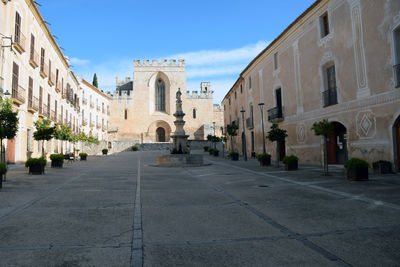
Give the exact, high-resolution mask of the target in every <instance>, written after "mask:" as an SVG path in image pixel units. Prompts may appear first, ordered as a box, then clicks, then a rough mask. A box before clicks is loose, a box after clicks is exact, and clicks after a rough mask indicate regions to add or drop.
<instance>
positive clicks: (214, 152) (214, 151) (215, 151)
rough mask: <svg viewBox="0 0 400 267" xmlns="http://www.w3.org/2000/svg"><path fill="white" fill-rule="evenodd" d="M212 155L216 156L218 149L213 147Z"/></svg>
mask: <svg viewBox="0 0 400 267" xmlns="http://www.w3.org/2000/svg"><path fill="white" fill-rule="evenodd" d="M213 155H214V157H218V155H219V150H218V149H213Z"/></svg>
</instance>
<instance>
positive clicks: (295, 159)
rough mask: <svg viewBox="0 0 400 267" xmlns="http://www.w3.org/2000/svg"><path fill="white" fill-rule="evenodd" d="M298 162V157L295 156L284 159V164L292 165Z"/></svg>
mask: <svg viewBox="0 0 400 267" xmlns="http://www.w3.org/2000/svg"><path fill="white" fill-rule="evenodd" d="M298 160H299V158H298V157H296V156H295V155H290V156H285V157H283V160H282V162H283V163H285V164H292V163H295V162H297V161H298Z"/></svg>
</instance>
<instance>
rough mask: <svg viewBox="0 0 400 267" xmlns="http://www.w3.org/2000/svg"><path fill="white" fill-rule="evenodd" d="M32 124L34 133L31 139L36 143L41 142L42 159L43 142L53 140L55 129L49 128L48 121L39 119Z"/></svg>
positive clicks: (49, 122)
mask: <svg viewBox="0 0 400 267" xmlns="http://www.w3.org/2000/svg"><path fill="white" fill-rule="evenodd" d="M34 124H35V127H36V132H34V133H33V138H34V139H35V140H36V141H42V157H45V155H44V141H49V140H51V139H52V138H53V136H54V132H55V127H54V126H51V121H50V120H48V119H39V120H37V121H36V122H35V123H34Z"/></svg>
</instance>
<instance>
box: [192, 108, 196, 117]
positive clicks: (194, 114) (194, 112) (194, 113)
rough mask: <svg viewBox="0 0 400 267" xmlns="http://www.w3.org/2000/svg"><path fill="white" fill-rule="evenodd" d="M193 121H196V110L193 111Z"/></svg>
mask: <svg viewBox="0 0 400 267" xmlns="http://www.w3.org/2000/svg"><path fill="white" fill-rule="evenodd" d="M193 119H196V109H195V108H194V109H193Z"/></svg>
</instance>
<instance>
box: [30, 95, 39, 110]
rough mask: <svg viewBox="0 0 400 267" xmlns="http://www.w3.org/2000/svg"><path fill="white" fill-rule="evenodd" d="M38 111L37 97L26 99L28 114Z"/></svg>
mask: <svg viewBox="0 0 400 267" xmlns="http://www.w3.org/2000/svg"><path fill="white" fill-rule="evenodd" d="M38 111H39V99H38V98H37V97H32V98H31V99H28V112H30V113H35V112H38Z"/></svg>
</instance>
